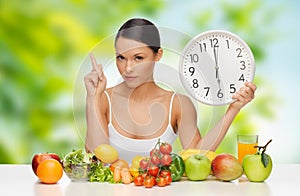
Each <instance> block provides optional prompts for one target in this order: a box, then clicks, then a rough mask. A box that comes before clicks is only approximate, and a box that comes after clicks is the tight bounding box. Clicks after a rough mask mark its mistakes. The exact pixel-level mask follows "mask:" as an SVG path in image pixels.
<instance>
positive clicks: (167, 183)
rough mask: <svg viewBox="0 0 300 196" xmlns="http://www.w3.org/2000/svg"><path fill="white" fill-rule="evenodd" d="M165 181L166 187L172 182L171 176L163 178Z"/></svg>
mask: <svg viewBox="0 0 300 196" xmlns="http://www.w3.org/2000/svg"><path fill="white" fill-rule="evenodd" d="M165 179H166V185H170V184H171V182H172V177H171V176H165Z"/></svg>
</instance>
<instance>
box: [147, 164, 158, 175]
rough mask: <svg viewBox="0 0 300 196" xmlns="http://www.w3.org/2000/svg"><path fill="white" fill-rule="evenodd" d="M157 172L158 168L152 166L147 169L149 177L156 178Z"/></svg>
mask: <svg viewBox="0 0 300 196" xmlns="http://www.w3.org/2000/svg"><path fill="white" fill-rule="evenodd" d="M158 172H159V168H158V167H157V166H156V165H154V166H151V167H150V168H149V169H148V173H149V174H150V175H151V176H154V177H156V176H157V175H158Z"/></svg>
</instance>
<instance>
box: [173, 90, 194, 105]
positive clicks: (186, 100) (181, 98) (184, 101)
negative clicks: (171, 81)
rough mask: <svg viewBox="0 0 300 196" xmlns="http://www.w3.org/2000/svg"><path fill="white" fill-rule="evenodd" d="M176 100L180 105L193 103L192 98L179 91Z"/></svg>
mask: <svg viewBox="0 0 300 196" xmlns="http://www.w3.org/2000/svg"><path fill="white" fill-rule="evenodd" d="M174 102H175V104H176V105H177V106H178V107H182V106H186V105H193V103H192V101H191V99H190V98H189V97H188V96H186V95H183V94H179V93H176V95H175V97H174Z"/></svg>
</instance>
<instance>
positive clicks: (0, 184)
mask: <svg viewBox="0 0 300 196" xmlns="http://www.w3.org/2000/svg"><path fill="white" fill-rule="evenodd" d="M299 190H300V164H279V165H274V167H273V171H272V173H271V176H270V177H269V178H268V179H267V180H266V181H265V182H264V183H252V182H249V181H248V180H247V179H246V178H245V177H244V176H242V177H241V178H240V179H238V180H235V181H233V182H221V181H218V180H216V179H214V178H213V177H211V178H209V179H208V180H205V181H198V182H192V181H188V180H185V179H183V180H181V181H179V182H172V184H171V185H170V186H166V187H162V188H161V187H157V186H155V187H153V188H151V189H146V188H144V187H137V186H135V185H134V184H133V183H132V184H130V185H124V184H109V183H96V182H81V183H79V182H71V181H70V180H69V178H68V177H67V176H66V175H65V174H64V175H63V177H62V178H61V180H60V181H59V182H58V183H57V184H54V185H46V184H42V183H40V182H39V180H38V178H37V177H36V176H35V175H34V173H33V171H32V169H31V165H9V164H8V165H5V164H2V165H1V164H0V195H1V196H6V195H13V196H15V195H26V196H31V195H36V196H62V195H70V196H77V195H78V196H79V195H80V196H93V195H125V196H126V195H131V196H135V195H138V196H147V195H154V196H159V195H162V196H169V195H170V196H173V195H243V196H246V195H255V196H259V195H263V196H267V195H290V194H291V193H292V194H293V195H294V194H296V195H299Z"/></svg>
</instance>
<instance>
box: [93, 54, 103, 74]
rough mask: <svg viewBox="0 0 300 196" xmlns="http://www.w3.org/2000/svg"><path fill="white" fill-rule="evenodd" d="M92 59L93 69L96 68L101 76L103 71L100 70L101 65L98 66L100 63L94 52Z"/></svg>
mask: <svg viewBox="0 0 300 196" xmlns="http://www.w3.org/2000/svg"><path fill="white" fill-rule="evenodd" d="M90 59H91V61H92V66H93V69H94V70H96V72H97V73H98V75H99V76H101V74H102V71H101V70H99V67H98V65H97V61H96V58H95V56H94V54H93V53H90Z"/></svg>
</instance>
